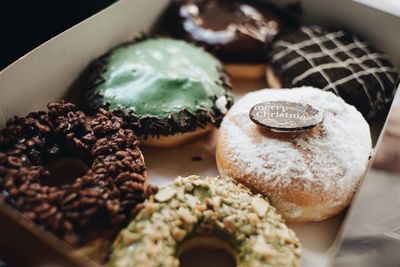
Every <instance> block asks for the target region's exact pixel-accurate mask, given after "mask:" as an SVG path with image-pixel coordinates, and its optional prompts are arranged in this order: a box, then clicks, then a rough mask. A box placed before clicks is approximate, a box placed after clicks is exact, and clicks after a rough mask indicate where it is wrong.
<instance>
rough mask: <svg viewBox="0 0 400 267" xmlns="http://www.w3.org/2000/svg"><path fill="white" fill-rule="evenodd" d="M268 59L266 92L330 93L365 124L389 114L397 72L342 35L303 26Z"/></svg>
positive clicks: (282, 40) (283, 39) (278, 43)
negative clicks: (309, 90)
mask: <svg viewBox="0 0 400 267" xmlns="http://www.w3.org/2000/svg"><path fill="white" fill-rule="evenodd" d="M268 58H269V60H268V62H269V64H270V65H271V66H272V70H273V72H274V73H269V75H267V76H269V77H268V78H267V79H268V83H269V84H270V86H272V87H284V88H292V87H300V86H313V87H316V88H320V89H322V90H325V91H331V92H333V93H335V94H336V95H339V96H341V97H342V98H343V99H344V100H345V101H346V102H347V103H349V104H351V105H354V106H355V107H356V108H357V109H358V110H359V111H360V112H361V113H362V114H363V115H364V117H365V118H367V119H371V118H373V117H375V116H376V115H377V114H378V113H379V112H381V111H382V110H386V109H388V108H389V106H390V103H391V102H392V100H393V97H394V92H395V88H394V83H395V81H396V76H397V75H398V72H397V70H396V69H395V68H394V67H393V65H392V64H391V63H390V61H389V60H388V59H387V57H386V55H384V54H382V53H380V52H378V51H376V50H375V49H374V48H372V47H371V46H370V45H368V44H367V43H366V42H364V41H361V40H360V39H359V38H357V37H355V36H353V35H350V34H348V33H346V32H345V31H342V30H339V31H328V30H324V29H322V28H321V27H319V26H303V27H301V28H300V29H299V30H297V31H294V32H292V33H290V34H288V35H284V36H282V37H281V38H279V39H278V40H277V41H276V42H274V44H273V45H272V47H271V50H270V53H269V56H268ZM274 76H276V77H274ZM276 78H277V79H276ZM274 80H275V81H277V82H275V84H274V82H273V81H274Z"/></svg>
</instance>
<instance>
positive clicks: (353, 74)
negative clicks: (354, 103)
mask: <svg viewBox="0 0 400 267" xmlns="http://www.w3.org/2000/svg"><path fill="white" fill-rule="evenodd" d="M302 30H303V32H304V33H305V34H307V35H308V37H310V38H311V40H314V42H315V43H316V44H317V45H318V46H319V48H320V49H321V51H322V52H323V53H324V54H325V55H328V56H329V57H330V58H331V59H332V60H333V61H334V62H335V63H336V64H338V65H339V66H341V67H342V68H347V70H349V71H350V72H351V75H350V76H349V77H352V78H354V79H355V80H356V81H357V82H358V83H359V84H360V85H361V87H362V88H363V90H364V93H365V94H366V95H367V97H368V101H369V102H370V103H372V101H371V96H370V95H369V92H368V89H367V87H366V85H365V82H364V81H363V80H362V79H360V78H359V76H357V75H355V74H356V73H357V72H356V70H355V69H354V68H353V66H352V65H351V64H348V65H345V64H343V61H342V60H341V59H340V58H337V57H336V55H335V54H334V53H332V52H331V51H330V50H329V49H328V48H327V47H326V46H325V45H324V43H323V42H321V41H320V40H319V39H318V37H317V36H315V34H314V33H313V31H311V30H310V29H309V28H307V27H303V28H302ZM330 40H332V38H330ZM340 46H341V45H339V47H340ZM350 58H351V57H350ZM315 72H321V68H320V66H318V69H316V70H315ZM337 85H339V84H332V85H329V86H328V87H325V88H324V90H328V89H330V88H333V89H335V88H336V86H337ZM335 91H336V90H335Z"/></svg>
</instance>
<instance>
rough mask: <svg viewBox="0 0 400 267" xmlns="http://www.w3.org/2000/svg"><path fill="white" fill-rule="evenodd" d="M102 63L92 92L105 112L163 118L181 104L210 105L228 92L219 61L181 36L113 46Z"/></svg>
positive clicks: (183, 106) (192, 107)
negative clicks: (106, 106) (122, 109)
mask: <svg viewBox="0 0 400 267" xmlns="http://www.w3.org/2000/svg"><path fill="white" fill-rule="evenodd" d="M105 62H106V68H105V70H104V73H102V74H101V75H102V78H103V79H104V82H102V83H100V84H99V85H97V87H96V88H94V92H93V93H95V94H97V95H100V96H101V97H100V98H98V99H97V101H101V102H102V103H101V104H107V105H108V108H109V109H110V110H111V111H112V110H115V109H117V108H121V107H122V108H125V109H128V110H130V111H132V112H133V113H135V114H136V115H138V116H146V115H150V116H156V117H159V118H165V117H167V116H168V115H169V114H171V113H176V112H179V111H181V110H183V109H187V110H189V111H191V112H193V113H195V112H196V111H197V110H199V109H206V110H211V108H212V107H214V106H215V100H216V99H217V98H218V97H221V96H224V95H227V94H228V93H227V90H226V88H225V87H224V86H223V85H222V84H221V79H220V78H221V77H220V75H221V73H220V69H221V68H222V66H221V63H220V62H219V61H217V60H216V59H215V58H214V57H213V56H211V55H210V54H208V53H207V52H205V51H204V50H203V49H201V48H198V47H196V46H194V45H192V44H189V43H187V42H184V41H179V40H174V39H169V38H157V39H146V40H143V41H140V42H136V43H132V44H129V45H125V46H122V47H119V48H117V49H115V50H113V51H112V52H111V53H110V54H109V55H107V56H106V58H105Z"/></svg>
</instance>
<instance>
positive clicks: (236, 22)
mask: <svg viewBox="0 0 400 267" xmlns="http://www.w3.org/2000/svg"><path fill="white" fill-rule="evenodd" d="M176 5H177V6H176V7H175V17H176V18H175V21H176V23H173V24H172V23H171V28H172V30H171V31H172V32H173V33H174V34H175V35H176V36H178V37H181V38H184V39H186V40H189V41H192V42H196V43H198V44H200V45H202V46H204V47H206V48H207V49H208V50H209V51H212V52H213V53H214V54H215V55H216V56H217V57H218V58H220V59H221V60H222V61H223V62H224V63H225V69H226V71H227V72H228V74H230V75H231V76H232V77H233V78H236V79H246V80H248V79H260V78H261V79H265V66H266V64H265V60H266V51H267V49H268V47H269V45H270V43H271V42H272V41H273V40H274V38H275V37H276V36H277V35H278V34H279V33H280V32H281V30H282V28H284V24H285V21H284V20H285V18H286V17H284V15H283V14H282V13H283V12H281V11H280V10H279V9H278V8H277V7H275V6H271V5H269V4H267V3H260V2H258V3H257V2H256V1H229V0H211V1H202V0H182V1H177V2H176ZM172 19H174V17H172Z"/></svg>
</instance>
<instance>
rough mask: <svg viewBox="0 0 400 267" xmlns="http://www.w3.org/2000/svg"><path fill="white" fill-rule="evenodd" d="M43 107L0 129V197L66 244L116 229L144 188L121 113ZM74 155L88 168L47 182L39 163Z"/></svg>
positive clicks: (66, 105) (138, 159) (135, 143)
mask: <svg viewBox="0 0 400 267" xmlns="http://www.w3.org/2000/svg"><path fill="white" fill-rule="evenodd" d="M48 109H49V111H48V112H47V113H46V112H43V111H39V112H32V113H29V114H28V115H27V116H26V117H14V118H13V119H11V120H10V121H9V122H8V123H7V127H6V128H5V129H4V130H2V131H1V132H0V201H4V202H5V203H7V204H9V205H11V206H13V207H14V208H16V209H18V210H19V211H20V212H21V213H22V215H23V217H25V218H28V219H30V220H33V221H34V222H36V223H37V224H39V225H41V226H43V227H44V228H46V229H47V230H49V231H51V232H53V233H54V234H56V235H57V236H59V237H60V238H62V239H64V240H65V241H66V242H68V243H69V244H72V245H79V244H82V243H83V242H84V241H86V240H87V239H88V236H89V234H90V233H93V231H95V232H96V233H99V231H101V230H104V229H115V230H116V229H119V227H121V226H123V225H124V224H125V223H126V222H128V221H129V219H130V218H131V217H132V215H133V214H134V213H135V212H137V209H138V208H139V207H140V206H139V205H138V204H140V203H142V202H143V201H144V200H145V198H146V194H147V193H151V192H155V190H154V188H151V189H149V190H148V191H147V192H146V186H145V184H146V179H147V178H146V167H145V164H144V162H143V160H142V156H141V152H140V150H139V141H138V140H137V138H136V136H135V134H134V133H133V131H132V130H129V129H124V128H123V127H122V125H123V123H122V120H121V118H119V117H115V116H113V115H111V114H110V113H109V112H107V111H106V110H104V109H100V110H99V111H98V113H97V114H96V115H95V117H94V119H93V120H91V121H90V122H87V121H88V120H87V118H86V116H85V114H84V113H83V112H81V111H78V110H77V108H76V107H75V105H73V104H70V103H66V102H64V101H61V102H58V103H50V104H48ZM66 156H67V157H74V158H78V159H80V160H82V161H83V162H84V163H85V164H86V165H87V166H90V169H89V171H88V172H87V173H86V174H85V175H83V176H82V177H79V178H77V179H76V180H75V181H74V182H73V183H72V184H65V185H62V186H60V187H55V186H47V185H44V184H43V179H45V178H46V177H49V176H50V172H49V171H48V170H46V169H45V167H44V164H46V163H47V162H49V161H50V160H53V159H57V158H63V157H66Z"/></svg>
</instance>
